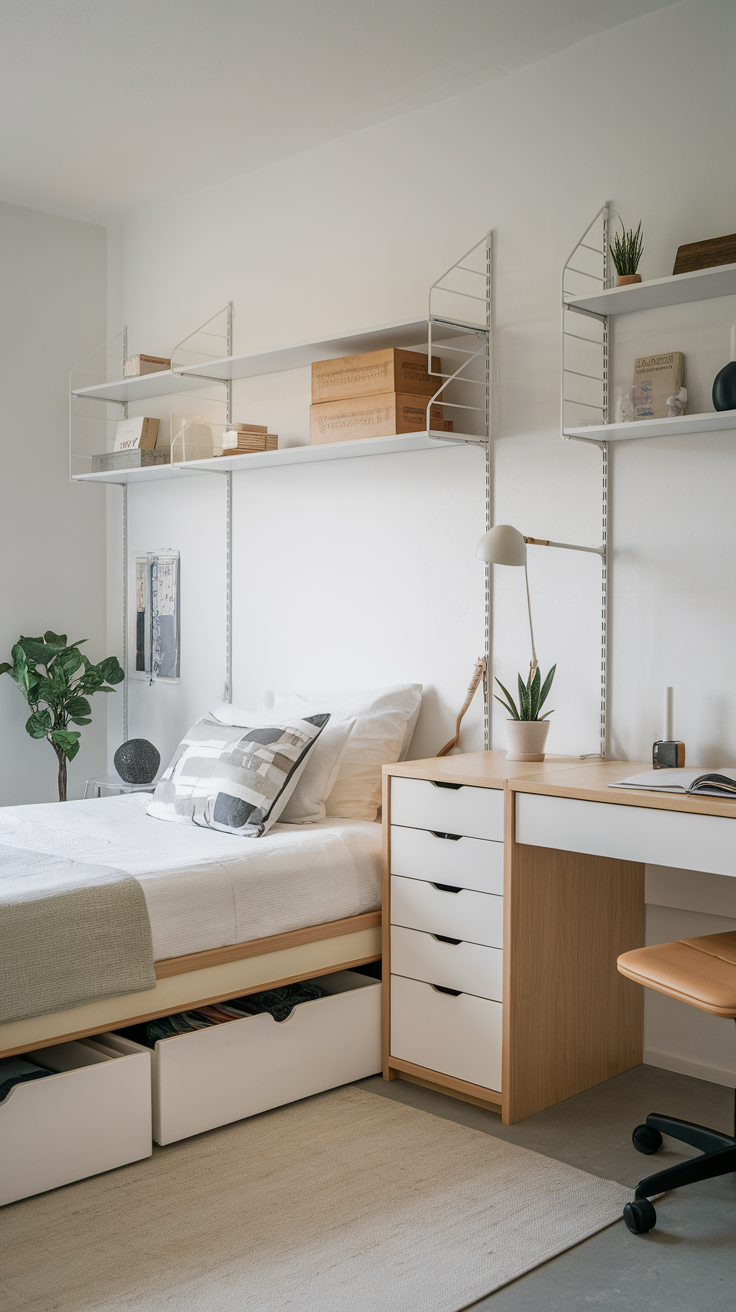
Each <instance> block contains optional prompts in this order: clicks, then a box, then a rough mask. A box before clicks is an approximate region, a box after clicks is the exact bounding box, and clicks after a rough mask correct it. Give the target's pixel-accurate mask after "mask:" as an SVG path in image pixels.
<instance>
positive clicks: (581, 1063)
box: [502, 803, 644, 1125]
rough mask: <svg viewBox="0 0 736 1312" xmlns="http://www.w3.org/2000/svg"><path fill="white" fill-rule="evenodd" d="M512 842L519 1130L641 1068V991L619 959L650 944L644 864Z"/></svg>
mask: <svg viewBox="0 0 736 1312" xmlns="http://www.w3.org/2000/svg"><path fill="white" fill-rule="evenodd" d="M510 805H511V803H510ZM507 842H508V847H509V854H508V864H507V867H506V882H505V890H504V901H505V907H504V910H505V916H506V924H505V930H506V936H505V939H504V967H505V978H504V1068H503V1079H502V1083H503V1086H504V1087H503V1095H504V1096H503V1121H504V1124H506V1125H511V1124H513V1123H514V1122H515V1121H519V1120H522V1119H523V1118H524V1117H525V1116H530V1115H532V1113H533V1112H536V1111H541V1110H542V1109H543V1108H545V1107H550V1106H552V1105H553V1104H554V1103H557V1102H561V1101H562V1100H563V1099H565V1098H570V1097H572V1095H573V1094H576V1093H580V1092H582V1090H583V1089H588V1088H591V1087H592V1086H593V1085H594V1084H600V1083H601V1082H602V1081H603V1080H608V1079H611V1077H612V1076H614V1075H618V1074H620V1073H621V1072H622V1071H625V1070H629V1069H630V1068H631V1067H632V1066H638V1065H639V1064H640V1063H641V1060H642V1027H643V997H642V990H641V989H640V988H638V987H637V986H636V985H632V984H631V982H630V981H628V980H625V979H623V977H622V976H621V975H619V974H618V972H617V970H616V959H617V957H618V956H620V954H621V953H622V952H627V951H629V950H630V949H631V948H635V947H640V946H641V945H642V944H643V942H644V866H643V865H640V864H638V863H634V862H628V861H614V860H609V859H607V858H604V857H591V856H584V855H578V854H577V853H570V852H561V851H557V850H554V849H550V848H541V847H526V846H523V845H522V844H518V843H515V842H513V840H512V839H511V836H510V835H509V838H508V839H507ZM627 986H628V987H627Z"/></svg>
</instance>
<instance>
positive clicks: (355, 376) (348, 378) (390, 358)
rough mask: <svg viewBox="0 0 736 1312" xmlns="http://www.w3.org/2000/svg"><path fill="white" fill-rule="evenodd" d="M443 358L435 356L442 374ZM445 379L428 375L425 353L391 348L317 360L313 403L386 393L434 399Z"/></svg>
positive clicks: (313, 372) (437, 371)
mask: <svg viewBox="0 0 736 1312" xmlns="http://www.w3.org/2000/svg"><path fill="white" fill-rule="evenodd" d="M440 367H441V366H440V359H439V356H437V355H433V356H432V368H433V370H434V371H435V373H436V374H439V371H440ZM441 385H442V379H441V378H438V377H432V375H430V374H429V373H428V372H427V357H426V355H423V354H422V352H421V351H404V350H400V349H399V348H398V347H393V346H392V347H389V348H388V349H387V350H385V351H367V352H365V353H364V354H363V355H344V356H342V357H341V358H340V359H337V360H317V361H315V363H314V364H313V365H312V402H313V403H314V404H315V405H317V404H319V403H320V402H322V401H344V400H348V399H349V398H351V397H356V396H375V395H377V394H378V393H382V392H402V393H405V394H408V395H416V396H433V395H434V393H435V392H436V391H437V390H438V389H439V387H440V386H441Z"/></svg>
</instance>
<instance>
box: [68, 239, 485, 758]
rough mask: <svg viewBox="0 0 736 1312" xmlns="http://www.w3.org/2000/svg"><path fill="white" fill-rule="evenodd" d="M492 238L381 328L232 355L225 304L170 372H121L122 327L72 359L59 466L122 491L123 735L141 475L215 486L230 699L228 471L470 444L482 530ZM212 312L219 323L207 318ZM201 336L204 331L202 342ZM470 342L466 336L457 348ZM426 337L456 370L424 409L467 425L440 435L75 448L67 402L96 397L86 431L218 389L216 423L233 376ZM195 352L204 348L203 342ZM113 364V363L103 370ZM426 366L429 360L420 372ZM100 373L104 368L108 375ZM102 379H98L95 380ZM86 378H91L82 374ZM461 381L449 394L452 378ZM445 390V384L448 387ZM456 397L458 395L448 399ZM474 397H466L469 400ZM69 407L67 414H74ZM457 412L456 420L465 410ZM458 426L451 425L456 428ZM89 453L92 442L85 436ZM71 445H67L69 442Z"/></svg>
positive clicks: (79, 424)
mask: <svg viewBox="0 0 736 1312" xmlns="http://www.w3.org/2000/svg"><path fill="white" fill-rule="evenodd" d="M491 283H492V237H491V234H490V233H487V234H486V235H485V236H484V237H483V238H482V239H481V241H480V242H478V243H477V244H476V245H475V246H473V247H472V248H471V249H470V250H469V251H467V252H466V253H465V254H464V255H463V256H461V258H460V259H459V260H458V261H456V263H455V264H453V265H451V266H450V268H449V269H448V270H447V271H446V272H445V273H444V274H443V275H442V277H441V278H439V279H438V280H437V281H436V282H435V283H434V284H433V285H432V287H431V288H430V293H429V312H428V316H427V317H426V318H417V319H404V320H399V321H397V322H395V323H388V324H381V325H379V326H377V327H374V328H367V329H359V330H354V331H349V332H345V333H338V334H333V335H331V336H328V337H321V338H314V339H311V340H309V341H304V342H297V343H293V344H290V345H286V346H281V347H276V348H274V349H271V350H265V351H251V352H248V353H246V354H241V355H234V354H233V351H232V303H229V304H228V305H227V306H226V307H225V309H224V310H222V311H219V312H218V314H217V315H214V316H212V318H211V319H210V320H208V321H207V322H206V323H205V324H203V325H202V326H201V328H199V329H197V330H196V331H195V332H194V333H191V334H189V335H188V336H187V337H186V338H184V340H183V341H182V342H180V343H179V344H178V346H177V347H175V348H174V350H173V351H172V353H171V369H169V370H165V371H164V370H162V371H161V372H160V373H154V374H146V375H144V376H142V377H135V378H126V377H124V376H123V374H124V364H125V359H126V357H127V353H128V339H127V329H125V328H124V329H123V330H122V331H121V333H119V334H118V335H117V336H116V337H115V338H113V339H112V340H111V342H109V343H107V344H106V345H105V346H104V347H101V348H100V350H99V352H97V353H93V356H90V357H88V358H87V360H86V361H83V363H82V365H80V366H79V367H78V369H77V370H73V371H72V375H71V378H70V401H69V472H70V478H71V479H72V481H73V482H77V483H104V484H112V485H118V486H120V487H121V488H122V490H123V635H124V661H123V665H124V669H125V673H126V678H125V682H124V685H123V733H124V737H125V738H127V736H128V669H127V645H128V643H127V636H128V543H127V523H128V501H127V497H128V488H129V487H130V486H131V485H135V484H138V483H143V482H160V481H161V480H163V479H176V478H183V477H184V478H192V477H194V476H196V475H208V474H209V475H211V474H215V475H220V476H223V475H224V476H225V477H224V486H225V489H226V512H225V519H226V549H225V555H226V591H227V603H226V604H227V619H226V630H227V631H226V680H225V683H226V697H227V699H228V700H229V699H231V697H232V686H231V675H232V596H233V589H232V476H233V474H234V473H236V472H243V471H249V470H250V471H252V470H256V469H264V468H279V467H282V466H287V465H288V466H292V465H301V464H318V463H321V462H323V461H326V460H346V459H355V458H359V457H362V458H365V457H367V456H378V455H391V454H399V453H408V452H419V451H429V450H438V449H440V448H445V449H453V448H454V449H459V448H460V447H462V446H472V447H475V448H477V449H478V450H480V451H481V452H482V453H483V454H484V456H485V487H486V528H488V527H490V511H491V508H490V486H491V484H490V442H491V432H490V426H491V336H492V321H491V304H492V286H491ZM222 316H224V325H225V326H224V328H222V329H220V328H218V326H217V323H218V320H220V318H221V317H222ZM218 338H219V339H221V340H222V341H223V344H224V346H225V350H224V352H222V353H221V354H219V355H218V354H214V353H213V352H212V350H211V341H212V339H215V340H217V339H218ZM203 339H207V340H206V342H205V341H203ZM469 339H470V342H471V344H470V345H468V344H467V343H468V340H469ZM423 340H426V341H427V343H428V346H427V350H428V354H429V356H430V361H431V356H432V352H433V350H436V349H438V348H439V349H441V350H442V351H443V352H450V353H451V354H452V355H453V359H454V360H455V363H456V365H457V367H455V368H452V369H451V371H450V372H448V373H442V374H439V375H437V390H436V392H435V395H434V396H433V397H432V398H431V401H430V402H429V403H428V405H427V416H428V419H429V408H430V405H431V404H432V403H433V402H436V401H439V402H440V403H441V404H442V405H443V406H448V407H450V408H452V409H453V411H454V412H457V413H459V412H460V411H462V412H465V413H464V414H463V416H462V417H461V418H462V421H463V427H465V426H468V427H471V428H472V427H475V429H476V430H477V431H475V432H472V431H471V432H465V431H455V432H453V433H444V432H442V433H440V432H436V431H433V430H432V429H431V428H430V427H427V429H425V430H424V431H423V432H417V433H407V434H400V435H398V436H396V437H383V438H362V439H360V440H359V441H351V442H335V443H325V444H324V445H322V444H320V445H315V446H312V445H310V444H308V443H301V444H294V445H291V446H283V447H281V448H279V449H278V450H277V451H266V452H257V453H253V454H247V455H245V454H242V453H241V454H234V455H227V456H213V457H211V458H208V459H199V460H188V461H174V462H173V463H168V464H164V465H150V466H147V467H146V468H142V469H125V470H105V471H102V472H96V471H95V472H93V471H92V470H91V469H90V468H89V465H90V464H91V462H92V454H93V449H92V448H93V442H94V440H95V439H92V438H91V437H90V432H91V429H87V430H85V432H84V433H83V434H82V439H81V440H82V442H83V445H84V447H85V448H86V449H83V450H79V449H78V444H79V440H80V437H79V435H80V432H81V430H82V429H84V422H83V421H78V420H77V418H76V417H75V416H76V415H77V414H78V412H79V406H80V405H82V408H83V409H84V408H85V406H86V404H87V403H89V402H93V403H96V405H97V408H96V409H95V411H94V415H95V423H96V424H97V431H99V428H100V425H101V424H109V423H111V422H114V420H111V419H110V418H109V415H108V414H107V410H106V407H107V406H109V405H115V406H119V407H121V410H118V412H117V414H116V415H115V417H114V419H115V420H116V419H117V418H118V417H119V416H120V414H121V413H122V414H123V415H124V416H127V411H128V406H129V405H130V404H133V403H135V402H141V401H146V400H148V399H150V398H152V397H166V396H170V395H181V394H184V393H186V394H191V393H197V392H198V391H199V393H200V395H201V392H202V391H203V390H204V389H208V388H212V387H213V386H216V385H217V384H221V385H224V387H225V399H224V405H225V409H226V415H227V422H228V423H231V422H232V418H233V415H232V384H233V382H234V381H236V380H237V379H245V378H255V377H258V376H263V375H267V374H275V373H279V372H285V371H287V370H292V369H301V368H306V367H308V366H310V365H311V364H313V363H315V362H316V361H318V360H329V359H334V358H336V357H339V356H345V355H357V354H360V353H363V352H366V351H375V350H380V349H382V348H385V347H391V346H397V347H417V346H419V344H420V343H421V342H422V341H423ZM205 348H206V349H205ZM195 354H197V355H199V356H200V357H203V358H200V359H197V360H190V361H189V362H187V361H186V360H184V361H182V360H180V359H177V356H182V355H195ZM94 355H101V356H103V367H102V369H99V368H98V369H97V370H95V368H94V365H93V363H91V362H92V361H93V359H94ZM111 360H112V361H113V363H114V365H115V368H114V369H113V370H109V369H108V364H109V362H110V361H111ZM430 371H431V368H430ZM111 374H112V376H110V375H111ZM101 375H102V377H103V381H99V378H100V376H101ZM90 378H95V381H90ZM456 383H460V384H462V385H463V387H464V388H465V389H466V391H465V392H463V393H462V394H460V393H458V392H457V390H456V388H455V387H454V385H455V384H456ZM473 387H477V388H480V393H479V394H475V401H473V402H472V403H471V402H470V399H469V396H468V395H467V389H468V388H473ZM448 388H449V389H450V391H449V393H448ZM460 395H462V399H456V398H458V397H459V396H460ZM476 401H477V403H476ZM75 406H76V407H77V410H76V411H75ZM466 413H467V415H468V416H469V418H468V419H466V417H465V414H466ZM459 427H460V422H458V423H456V424H455V428H456V430H457V429H458V428H459ZM96 440H97V446H98V449H99V442H100V439H99V438H97V439H96ZM75 443H76V444H77V446H76V447H75ZM485 633H486V642H485V645H486V656H488V655H489V650H488V649H489V642H490V591H489V578H488V571H487V581H486V606H485ZM485 691H486V695H485V708H484V734H485V743H486V746H488V745H489V734H490V728H489V713H488V708H489V701H488V688H487V684H486V690H485Z"/></svg>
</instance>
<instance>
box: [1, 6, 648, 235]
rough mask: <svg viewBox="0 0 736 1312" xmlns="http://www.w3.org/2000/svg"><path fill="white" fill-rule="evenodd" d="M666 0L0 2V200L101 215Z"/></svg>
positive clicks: (359, 122)
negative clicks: (0, 133)
mask: <svg viewBox="0 0 736 1312" xmlns="http://www.w3.org/2000/svg"><path fill="white" fill-rule="evenodd" d="M670 3H674V0H670ZM666 7H668V4H667V3H663V0H442V2H441V0H399V2H398V3H397V0H0V122H2V124H3V125H4V131H3V133H2V135H1V136H0V200H5V201H8V202H10V203H12V204H16V205H28V206H31V207H32V208H36V209H42V210H51V211H53V212H55V213H60V214H67V215H72V216H75V217H79V218H92V219H97V220H101V221H105V219H107V218H109V217H112V216H113V215H115V214H119V213H121V212H123V211H125V210H128V209H130V208H132V207H134V206H137V205H140V204H144V203H146V202H151V201H155V200H157V199H161V198H163V197H165V196H170V195H172V194H176V192H177V191H179V190H181V189H182V188H186V189H190V188H192V187H194V186H205V185H207V184H208V183H211V182H216V181H220V180H222V179H225V178H228V177H234V176H236V175H237V174H239V173H243V172H246V171H247V170H249V169H253V168H257V167H259V166H260V165H263V164H267V163H269V162H271V161H273V160H277V159H281V158H284V157H286V156H288V155H294V154H296V153H298V152H299V151H303V150H306V149H309V148H310V147H312V146H316V145H319V144H320V143H322V142H325V141H329V140H333V139H335V138H336V137H341V136H344V135H345V134H347V133H349V132H354V131H357V130H359V129H361V128H364V127H368V126H370V125H371V124H373V123H378V122H382V121H385V120H386V119H390V118H393V117H395V116H396V115H398V114H401V113H405V112H406V111H408V110H411V109H414V108H417V107H419V106H421V105H424V104H428V103H431V102H434V101H438V100H443V99H446V98H447V97H449V96H452V95H456V94H458V93H459V92H461V91H464V90H467V89H469V88H470V87H473V86H476V85H478V84H479V83H483V82H489V81H492V80H495V79H497V78H502V77H506V76H508V75H509V74H510V73H513V72H515V71H517V70H518V69H520V68H523V67H524V66H525V65H528V64H532V63H535V62H536V61H538V60H540V59H544V58H545V57H547V56H548V55H551V54H554V53H555V52H557V51H559V50H563V49H566V48H567V47H569V46H572V45H575V44H576V43H577V42H579V41H582V40H584V39H585V38H586V37H589V36H592V35H594V34H595V33H598V32H602V31H604V30H607V29H609V28H612V27H617V26H619V25H620V24H621V23H625V22H628V21H629V20H631V19H634V18H639V17H641V16H642V15H644V14H647V13H651V12H652V11H653V10H657V9H662V8H666Z"/></svg>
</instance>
